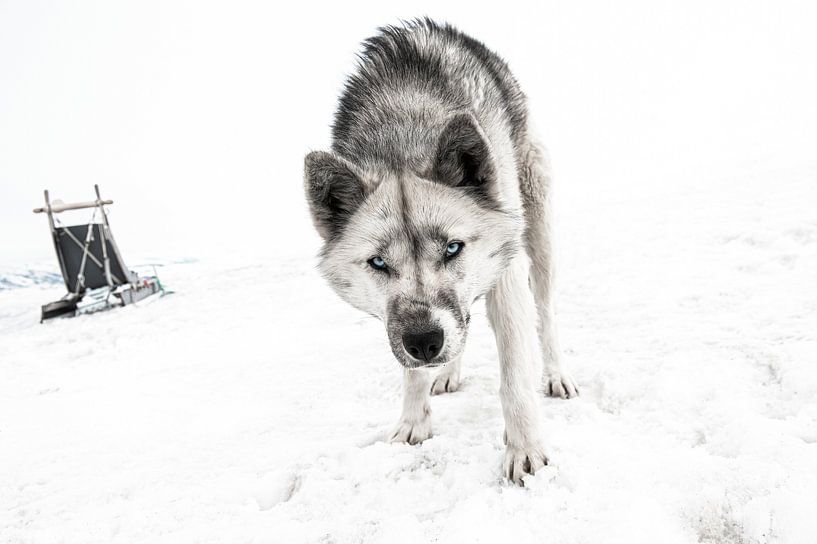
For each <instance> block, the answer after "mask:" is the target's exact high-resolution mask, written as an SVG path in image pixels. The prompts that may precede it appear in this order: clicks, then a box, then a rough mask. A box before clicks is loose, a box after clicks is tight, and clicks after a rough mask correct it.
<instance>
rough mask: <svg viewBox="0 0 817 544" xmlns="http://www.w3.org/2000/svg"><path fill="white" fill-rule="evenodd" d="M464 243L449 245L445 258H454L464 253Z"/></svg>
mask: <svg viewBox="0 0 817 544" xmlns="http://www.w3.org/2000/svg"><path fill="white" fill-rule="evenodd" d="M464 245H465V244H463V243H462V242H451V243H450V244H448V247H446V248H445V256H446V257H453V256H455V255H456V254H458V253H459V252H460V251H462V246H464Z"/></svg>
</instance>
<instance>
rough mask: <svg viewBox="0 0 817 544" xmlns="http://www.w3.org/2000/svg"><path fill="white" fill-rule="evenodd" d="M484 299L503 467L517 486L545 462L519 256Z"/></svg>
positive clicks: (533, 333)
mask: <svg viewBox="0 0 817 544" xmlns="http://www.w3.org/2000/svg"><path fill="white" fill-rule="evenodd" d="M486 302H487V307H488V319H489V320H490V321H491V325H492V326H493V328H494V334H495V335H496V343H497V348H498V350H499V362H500V382H501V383H500V388H499V396H500V400H501V401H502V412H503V415H504V416H505V444H506V451H505V461H504V463H503V469H504V473H505V476H506V477H508V478H509V479H510V480H512V481H513V482H515V483H518V484H523V482H522V476H523V475H524V474H525V473H529V474H533V473H534V472H535V471H536V470H537V469H539V468H541V467H542V466H544V465H546V464H547V457H546V456H545V452H544V448H543V446H542V441H541V440H542V431H541V423H540V418H539V409H538V402H537V394H536V384H537V383H538V380H537V378H536V374H537V373H536V366H537V365H536V362H537V359H538V357H539V341H538V338H537V330H536V306H535V303H534V300H533V294H532V293H531V291H530V289H529V287H528V263H527V258H526V257H525V256H519V257H517V258H516V259H514V262H513V263H512V264H511V266H510V267H509V268H508V270H507V271H506V272H505V273H504V275H503V276H502V278H501V279H500V280H499V282H498V283H497V284H496V285H495V286H494V288H493V289H492V290H491V291H490V292H489V293H488V297H487V301H486Z"/></svg>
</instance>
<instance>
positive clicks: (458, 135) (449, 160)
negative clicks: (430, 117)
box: [431, 113, 496, 201]
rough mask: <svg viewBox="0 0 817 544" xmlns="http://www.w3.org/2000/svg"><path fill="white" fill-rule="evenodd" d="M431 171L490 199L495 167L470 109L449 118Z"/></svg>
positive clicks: (450, 182) (485, 140) (481, 196)
mask: <svg viewBox="0 0 817 544" xmlns="http://www.w3.org/2000/svg"><path fill="white" fill-rule="evenodd" d="M431 175H432V178H433V179H435V180H436V181H439V182H440V183H445V184H446V185H451V186H454V187H462V188H466V189H467V190H468V191H469V192H471V193H473V194H474V195H475V196H477V197H480V198H483V199H486V200H488V201H490V200H493V198H492V196H491V195H492V194H493V191H492V189H491V186H492V185H493V182H494V178H495V176H496V168H495V166H494V162H493V159H492V157H491V150H490V147H489V145H488V141H487V139H486V138H485V134H484V133H483V132H482V129H481V128H480V126H479V123H478V122H477V120H476V119H475V118H474V116H473V115H471V114H470V113H458V114H456V115H454V116H453V117H452V118H451V119H450V120H449V121H448V124H447V125H446V126H445V128H444V129H443V132H442V135H441V136H440V139H439V143H438V144H437V154H436V156H435V157H434V165H433V167H432V174H431Z"/></svg>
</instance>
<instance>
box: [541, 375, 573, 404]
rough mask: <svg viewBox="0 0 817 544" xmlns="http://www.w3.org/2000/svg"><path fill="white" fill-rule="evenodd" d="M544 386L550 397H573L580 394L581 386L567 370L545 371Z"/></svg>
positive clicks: (546, 393)
mask: <svg viewBox="0 0 817 544" xmlns="http://www.w3.org/2000/svg"><path fill="white" fill-rule="evenodd" d="M542 388H543V389H544V391H545V395H547V396H549V397H559V398H561V399H572V398H573V397H578V396H579V386H578V385H576V380H574V379H573V377H572V376H571V375H570V374H568V373H567V372H545V374H544V376H543V377H542Z"/></svg>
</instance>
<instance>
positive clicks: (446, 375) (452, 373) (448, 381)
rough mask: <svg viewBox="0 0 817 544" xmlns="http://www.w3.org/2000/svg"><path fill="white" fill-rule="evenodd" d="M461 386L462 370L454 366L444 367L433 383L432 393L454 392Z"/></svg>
mask: <svg viewBox="0 0 817 544" xmlns="http://www.w3.org/2000/svg"><path fill="white" fill-rule="evenodd" d="M459 388H460V370H459V368H456V367H452V368H451V369H449V368H444V369H443V371H442V372H440V373H439V374H438V375H437V377H436V378H434V382H432V384H431V394H432V395H440V394H442V393H453V392H454V391H456V390H457V389H459Z"/></svg>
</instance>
